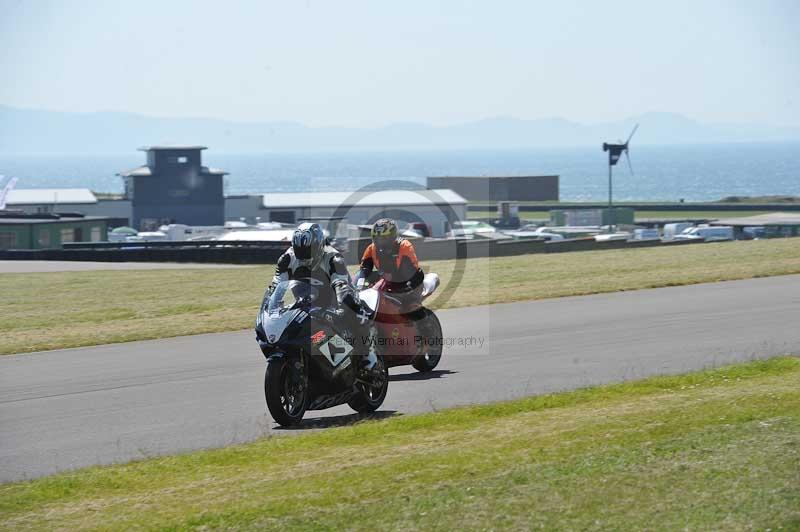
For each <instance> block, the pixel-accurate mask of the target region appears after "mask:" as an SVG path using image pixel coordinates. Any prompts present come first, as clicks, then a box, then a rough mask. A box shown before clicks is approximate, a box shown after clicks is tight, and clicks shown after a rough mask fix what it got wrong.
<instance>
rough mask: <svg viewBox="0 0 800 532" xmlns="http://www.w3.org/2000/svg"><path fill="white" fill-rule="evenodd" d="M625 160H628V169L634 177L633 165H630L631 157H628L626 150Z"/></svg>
mask: <svg viewBox="0 0 800 532" xmlns="http://www.w3.org/2000/svg"><path fill="white" fill-rule="evenodd" d="M625 158H626V159H627V160H628V168H629V169H630V171H631V175H634V174H633V165H632V164H631V157H630V155H628V150H627V149H625Z"/></svg>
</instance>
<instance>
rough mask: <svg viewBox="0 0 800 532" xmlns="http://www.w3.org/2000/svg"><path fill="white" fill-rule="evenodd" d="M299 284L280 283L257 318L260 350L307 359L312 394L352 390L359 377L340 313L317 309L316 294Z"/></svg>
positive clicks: (266, 355) (306, 365) (264, 352)
mask: <svg viewBox="0 0 800 532" xmlns="http://www.w3.org/2000/svg"><path fill="white" fill-rule="evenodd" d="M299 283H301V281H285V282H283V283H280V284H279V285H278V286H277V287H276V288H275V290H274V291H273V293H272V295H271V296H270V298H269V301H268V303H267V305H266V308H264V307H262V309H261V311H260V312H259V315H258V317H257V319H256V338H257V341H258V344H259V347H260V348H261V351H262V353H263V354H264V356H265V357H266V358H270V357H274V356H288V357H296V358H298V359H300V358H303V360H302V364H303V365H304V367H305V368H306V371H307V375H308V383H309V387H310V388H311V392H312V395H332V394H339V393H341V392H343V391H346V390H349V389H350V388H352V383H353V381H354V378H355V371H354V367H355V365H354V364H352V360H351V357H350V355H351V354H352V351H353V346H352V338H351V339H350V340H351V341H348V340H346V339H345V338H346V337H347V336H348V335H346V334H343V332H342V331H341V330H339V327H338V326H337V325H338V323H337V322H338V320H337V319H336V314H335V313H333V312H330V310H325V309H322V308H320V307H317V306H314V303H316V301H317V298H316V297H314V295H315V293H314V292H309V293H308V294H307V293H306V290H307V288H306V287H303V286H300V285H299ZM297 296H299V297H297ZM293 297H294V298H295V299H294V300H292V298H293ZM358 340H360V339H358ZM304 354H305V355H308V356H305V357H304Z"/></svg>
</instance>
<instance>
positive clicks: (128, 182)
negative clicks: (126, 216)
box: [125, 177, 135, 200]
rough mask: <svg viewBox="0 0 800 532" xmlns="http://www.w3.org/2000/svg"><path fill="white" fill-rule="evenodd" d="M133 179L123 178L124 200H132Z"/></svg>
mask: <svg viewBox="0 0 800 532" xmlns="http://www.w3.org/2000/svg"><path fill="white" fill-rule="evenodd" d="M134 182H135V181H134V179H133V178H132V177H126V178H125V199H129V200H132V199H133V184H134Z"/></svg>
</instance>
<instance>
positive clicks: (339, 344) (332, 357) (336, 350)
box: [319, 334, 353, 367]
mask: <svg viewBox="0 0 800 532" xmlns="http://www.w3.org/2000/svg"><path fill="white" fill-rule="evenodd" d="M319 350H320V352H321V353H322V354H323V356H325V358H327V359H328V361H330V363H331V365H333V366H334V367H335V366H338V365H339V364H341V363H342V362H344V361H345V360H347V357H348V355H349V354H350V352H351V351H352V350H353V346H351V345H350V344H349V343H348V342H347V341H346V340H345V339H344V338H342V337H341V336H339V335H338V334H335V335H333V336H331V337H330V338H328V340H327V341H326V342H325V343H322V344H320V345H319Z"/></svg>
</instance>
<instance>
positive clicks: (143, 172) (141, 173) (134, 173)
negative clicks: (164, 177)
mask: <svg viewBox="0 0 800 532" xmlns="http://www.w3.org/2000/svg"><path fill="white" fill-rule="evenodd" d="M200 171H201V172H203V173H204V174H209V175H228V172H226V171H225V170H220V169H219V168H209V167H207V166H201V167H200ZM117 175H118V176H120V177H151V176H152V175H153V171H152V170H151V169H150V167H149V166H147V165H143V166H139V167H137V168H134V169H132V170H126V171H124V172H120V173H118V174H117Z"/></svg>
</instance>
